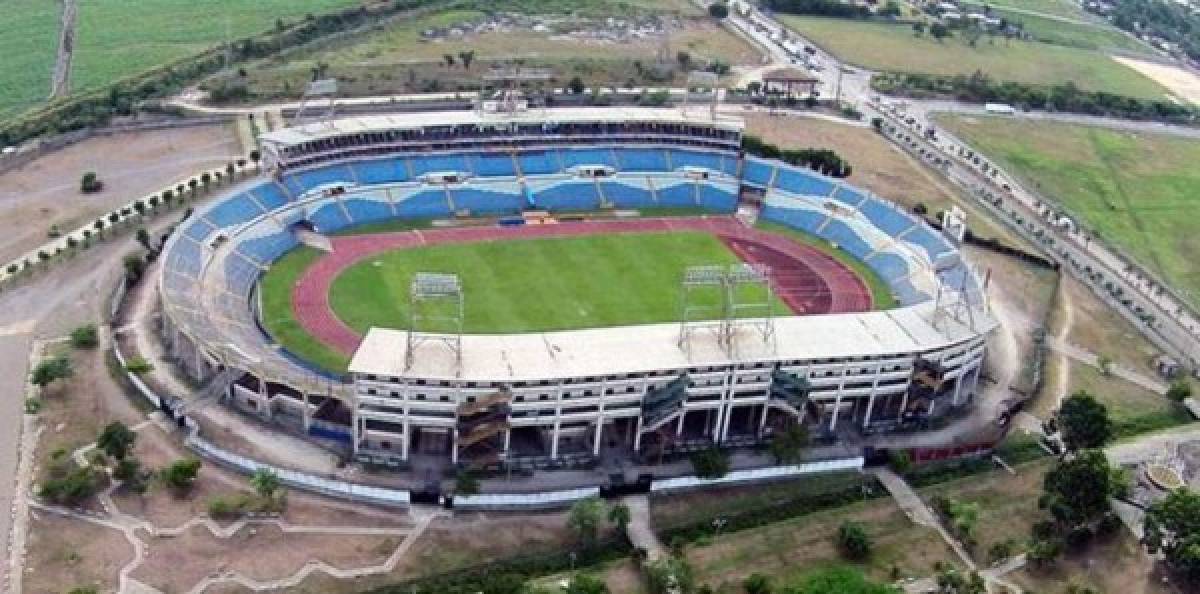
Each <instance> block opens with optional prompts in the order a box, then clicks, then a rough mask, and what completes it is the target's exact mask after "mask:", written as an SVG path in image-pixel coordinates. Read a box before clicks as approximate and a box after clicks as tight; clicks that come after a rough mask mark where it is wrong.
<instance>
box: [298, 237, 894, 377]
mask: <svg viewBox="0 0 1200 594" xmlns="http://www.w3.org/2000/svg"><path fill="white" fill-rule="evenodd" d="M654 231H660V232H661V231H707V232H709V233H712V234H713V235H716V236H717V237H718V238H720V239H721V241H723V242H724V243H725V245H727V246H729V248H730V249H731V250H732V251H733V252H734V253H735V254H737V255H738V257H739V258H741V259H742V260H743V261H746V262H749V263H751V264H766V265H768V266H770V267H771V276H772V280H773V282H774V285H775V290H776V292H777V294H778V295H779V297H780V298H781V299H782V300H783V302H784V303H786V304H787V306H788V307H790V308H791V309H792V311H793V312H795V313H796V314H826V313H848V312H858V311H868V310H870V309H871V292H870V291H869V290H868V289H867V286H866V284H865V283H864V282H863V281H862V279H860V278H859V277H858V275H856V274H854V272H852V271H851V270H850V269H848V268H847V267H846V266H844V265H843V264H842V263H841V262H838V261H837V260H836V259H834V258H833V257H832V256H829V255H828V254H826V253H824V252H822V251H820V250H818V249H816V248H814V247H812V246H808V245H804V244H801V243H797V242H795V241H792V240H790V239H788V238H786V237H783V236H781V235H776V234H773V233H767V232H764V231H759V230H756V229H751V228H748V227H746V226H745V225H743V224H741V223H739V222H738V221H737V220H736V219H734V218H732V217H705V218H669V219H631V220H604V221H580V222H563V223H558V224H554V225H527V226H517V227H499V226H489V227H454V228H446V229H426V230H420V231H402V232H396V233H380V234H374V235H354V236H347V237H331V238H330V241H331V242H332V243H333V252H332V253H330V254H327V255H325V256H323V257H321V258H320V259H319V260H317V261H316V263H314V264H313V265H312V266H310V267H309V268H308V270H306V271H305V272H304V274H303V275H302V276H301V277H300V280H299V281H298V282H297V283H296V286H295V287H294V288H293V289H292V313H293V314H295V316H296V320H297V321H298V322H299V323H300V325H301V326H302V327H303V328H304V329H305V330H306V331H308V333H309V334H311V335H313V336H314V337H316V338H317V340H320V341H321V342H322V343H324V344H325V345H327V346H329V347H331V348H333V349H334V350H337V351H339V352H341V353H344V354H346V355H350V354H353V353H354V350H355V349H356V348H358V344H359V342H360V341H361V340H362V336H361V335H360V334H358V333H357V332H355V331H354V330H353V329H351V328H350V327H349V326H347V325H345V324H344V323H342V321H341V320H340V319H338V317H337V315H336V314H334V312H333V308H332V307H330V305H329V290H330V287H331V285H332V284H333V281H334V279H335V278H337V276H338V275H339V274H341V272H342V271H343V270H345V269H346V268H348V267H350V266H353V265H354V264H356V263H358V262H360V261H361V260H364V259H366V258H369V257H371V256H373V255H375V254H378V253H380V252H387V251H391V250H396V249H403V248H408V247H418V246H422V245H433V244H440V243H462V242H470V241H494V240H501V239H533V238H539V237H568V236H574V235H590V234H594V233H645V232H654Z"/></svg>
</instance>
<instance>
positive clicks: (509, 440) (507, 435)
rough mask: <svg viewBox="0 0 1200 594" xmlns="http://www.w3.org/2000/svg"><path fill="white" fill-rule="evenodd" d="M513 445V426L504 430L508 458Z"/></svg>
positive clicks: (505, 457) (505, 453)
mask: <svg viewBox="0 0 1200 594" xmlns="http://www.w3.org/2000/svg"><path fill="white" fill-rule="evenodd" d="M510 445H512V428H511V427H510V428H508V429H505V430H504V459H505V460H507V459H508V448H509V446H510Z"/></svg>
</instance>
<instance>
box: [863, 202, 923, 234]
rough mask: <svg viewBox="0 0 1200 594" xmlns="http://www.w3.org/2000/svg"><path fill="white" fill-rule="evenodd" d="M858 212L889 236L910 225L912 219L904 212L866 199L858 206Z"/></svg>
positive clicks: (900, 231) (911, 224)
mask: <svg viewBox="0 0 1200 594" xmlns="http://www.w3.org/2000/svg"><path fill="white" fill-rule="evenodd" d="M858 210H859V212H861V213H863V215H864V216H866V217H867V220H869V221H871V224H872V225H875V226H876V227H878V228H879V229H880V230H881V231H883V232H884V233H887V234H888V235H891V236H893V237H894V236H896V235H899V234H900V233H902V232H904V231H905V230H906V229H908V228H909V227H912V226H913V224H914V221H913V220H912V219H910V218H908V217H907V216H905V215H904V213H901V212H899V211H897V210H896V209H894V208H892V207H890V206H888V205H886V204H884V203H882V202H880V201H878V200H868V201H866V202H864V203H863V204H862V206H860V207H858Z"/></svg>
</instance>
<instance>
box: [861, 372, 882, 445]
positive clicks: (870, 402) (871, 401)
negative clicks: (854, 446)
mask: <svg viewBox="0 0 1200 594" xmlns="http://www.w3.org/2000/svg"><path fill="white" fill-rule="evenodd" d="M881 373H883V364H882V363H881V364H879V365H878V366H876V367H875V380H874V381H872V382H871V395H870V396H869V397H867V414H865V415H863V424H862V426H863V429H866V428H867V427H868V426H869V425H870V424H871V410H872V409H873V408H875V393H876V392H878V391H879V374H881Z"/></svg>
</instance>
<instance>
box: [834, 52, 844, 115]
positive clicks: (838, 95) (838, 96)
mask: <svg viewBox="0 0 1200 594" xmlns="http://www.w3.org/2000/svg"><path fill="white" fill-rule="evenodd" d="M833 102H834V103H835V104H836V105H841V104H842V63H841V62H839V63H838V65H837V84H836V85H835V86H834V87H833Z"/></svg>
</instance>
